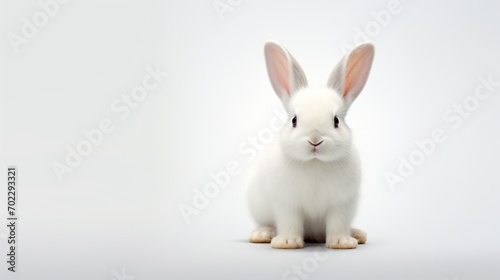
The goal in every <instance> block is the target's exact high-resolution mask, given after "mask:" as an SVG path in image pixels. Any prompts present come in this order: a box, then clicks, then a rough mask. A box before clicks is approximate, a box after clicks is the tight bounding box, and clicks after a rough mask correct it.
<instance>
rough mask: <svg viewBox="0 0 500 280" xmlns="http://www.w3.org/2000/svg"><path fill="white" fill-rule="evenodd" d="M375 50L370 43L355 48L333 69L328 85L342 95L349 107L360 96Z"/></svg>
mask: <svg viewBox="0 0 500 280" xmlns="http://www.w3.org/2000/svg"><path fill="white" fill-rule="evenodd" d="M374 53H375V50H374V48H373V45H372V44H370V43H364V44H361V45H359V46H357V47H355V48H353V49H352V50H351V51H350V52H349V53H348V54H347V55H346V56H344V58H343V59H342V60H341V61H340V62H339V63H338V64H337V66H336V67H335V68H334V69H333V71H332V73H331V74H330V77H329V78H328V86H329V87H331V88H333V89H335V90H337V91H338V93H339V94H341V95H342V98H343V99H344V101H345V103H346V106H347V108H349V106H351V104H352V102H353V101H354V100H355V99H356V97H358V95H359V93H360V92H361V91H362V90H363V87H364V86H365V84H366V80H367V79H368V75H369V74H370V69H371V67H372V62H373V56H374Z"/></svg>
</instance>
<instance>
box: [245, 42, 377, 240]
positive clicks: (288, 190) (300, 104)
mask: <svg viewBox="0 0 500 280" xmlns="http://www.w3.org/2000/svg"><path fill="white" fill-rule="evenodd" d="M264 51H265V57H266V65H267V71H268V74H269V78H270V80H271V84H272V86H273V88H274V91H275V92H276V94H277V95H278V97H279V98H280V99H281V102H282V103H283V105H284V107H285V109H286V111H287V113H288V116H289V121H288V122H287V123H285V126H284V128H283V129H282V131H281V132H280V134H279V137H276V139H275V141H273V142H272V143H270V144H269V146H268V147H267V149H266V150H264V151H263V152H262V153H261V155H260V157H259V159H258V160H257V161H256V163H255V165H254V167H253V169H252V170H251V173H250V176H249V181H248V197H247V198H248V204H249V208H250V213H251V215H252V216H253V218H254V220H255V221H256V222H257V224H258V227H257V228H256V229H255V230H254V231H253V232H252V233H251V236H250V242H254V243H269V242H270V243H271V246H272V247H273V248H290V249H294V248H302V247H303V246H304V240H313V241H317V242H325V243H326V247H328V248H340V249H351V248H356V247H357V245H358V243H359V244H362V243H365V241H366V233H364V232H363V231H361V230H357V229H351V223H352V220H353V218H354V215H355V212H356V208H357V201H358V192H359V187H360V181H361V168H360V163H359V156H358V154H357V151H356V149H355V148H354V147H353V144H352V141H351V132H350V130H349V128H348V127H347V125H346V123H345V121H344V119H345V116H346V113H347V111H348V109H349V107H350V105H351V104H352V102H353V101H354V100H355V99H356V97H357V96H358V95H359V93H360V92H361V90H362V89H363V87H364V86H365V83H366V80H367V79H368V75H369V73H370V69H371V65H372V62H373V56H374V48H373V45H372V44H369V43H365V44H362V45H359V46H357V47H355V48H353V49H352V50H351V51H350V52H349V53H348V54H347V55H346V56H345V57H344V58H343V59H342V60H341V61H340V62H339V63H338V65H337V66H336V67H335V68H334V70H333V71H332V73H331V74H330V77H329V79H328V83H327V87H309V86H308V85H307V79H306V77H305V74H304V72H303V70H302V68H301V67H300V65H299V64H298V63H297V61H296V60H295V59H294V58H293V57H292V55H291V54H290V53H289V52H288V51H287V50H286V49H285V48H284V47H283V46H282V45H280V44H278V43H275V42H268V43H266V45H265V48H264Z"/></svg>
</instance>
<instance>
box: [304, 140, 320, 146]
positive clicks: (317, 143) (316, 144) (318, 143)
mask: <svg viewBox="0 0 500 280" xmlns="http://www.w3.org/2000/svg"><path fill="white" fill-rule="evenodd" d="M307 142H309V144H311V145H313V146H314V147H316V146H319V145H321V143H323V140H321V141H319V142H316V143H313V142H311V141H309V140H308V141H307Z"/></svg>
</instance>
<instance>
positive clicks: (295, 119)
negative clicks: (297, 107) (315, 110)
mask: <svg viewBox="0 0 500 280" xmlns="http://www.w3.org/2000/svg"><path fill="white" fill-rule="evenodd" d="M292 126H293V127H297V116H294V117H293V119H292Z"/></svg>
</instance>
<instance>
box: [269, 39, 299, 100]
mask: <svg viewBox="0 0 500 280" xmlns="http://www.w3.org/2000/svg"><path fill="white" fill-rule="evenodd" d="M264 53H265V57H266V66H267V73H268V74H269V79H270V80H271V84H272V85H273V88H274V91H275V92H276V94H277V95H278V97H279V98H280V99H281V102H282V103H283V105H284V106H285V108H287V107H288V101H289V100H290V97H292V95H293V94H294V93H295V92H296V91H297V90H298V89H300V88H302V87H306V86H307V79H306V75H305V74H304V71H303V70H302V68H301V67H300V65H299V63H298V62H297V61H296V60H295V58H293V56H292V55H291V54H290V53H289V52H288V51H287V50H286V49H285V48H284V47H283V46H282V45H280V44H278V43H275V42H267V43H266V45H265V47H264Z"/></svg>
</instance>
